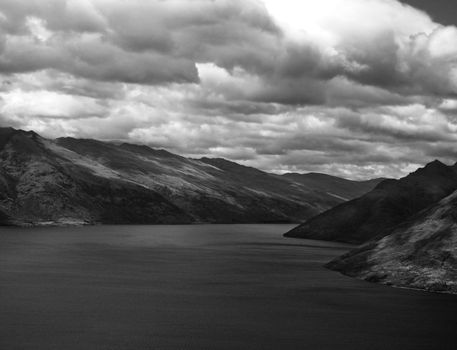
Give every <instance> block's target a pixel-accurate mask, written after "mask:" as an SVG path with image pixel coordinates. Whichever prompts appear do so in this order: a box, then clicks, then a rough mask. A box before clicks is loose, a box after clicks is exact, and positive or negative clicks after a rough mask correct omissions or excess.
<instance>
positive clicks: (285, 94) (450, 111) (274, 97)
mask: <svg viewBox="0 0 457 350" xmlns="http://www.w3.org/2000/svg"><path fill="white" fill-rule="evenodd" d="M407 2H408V4H407V3H406V2H400V1H397V0H319V1H314V0H307V1H306V0H300V1H296V0H264V1H261V0H148V1H144V0H143V1H142V0H128V1H127V0H67V1H65V0H0V126H12V127H15V128H21V129H26V130H34V131H36V132H38V133H40V134H41V135H43V136H45V137H49V138H55V137H61V136H72V137H78V138H96V139H100V140H117V141H127V142H132V143H141V144H147V145H150V146H152V147H158V148H165V149H168V150H170V151H172V152H175V153H178V154H182V155H185V156H189V157H193V158H198V157H202V156H209V157H223V158H227V159H230V160H233V161H236V162H239V163H242V164H245V165H249V166H254V167H257V168H260V169H263V170H265V171H270V172H276V173H284V172H311V171H315V172H323V173H329V174H333V175H337V176H343V177H346V178H351V179H368V178H373V177H380V176H384V177H399V176H403V175H405V174H407V173H408V172H410V171H412V170H414V169H416V168H417V167H419V166H423V165H424V164H425V163H426V162H428V161H431V160H433V159H440V160H442V161H444V162H446V163H449V164H453V163H455V162H456V161H457V27H455V25H456V24H457V20H455V21H454V19H453V16H452V15H451V14H453V13H455V12H456V10H457V4H455V5H454V4H453V2H452V1H450V0H449V1H448V0H442V1H440V0H434V1H429V0H427V1H426V0H408V1H407ZM413 6H415V7H413Z"/></svg>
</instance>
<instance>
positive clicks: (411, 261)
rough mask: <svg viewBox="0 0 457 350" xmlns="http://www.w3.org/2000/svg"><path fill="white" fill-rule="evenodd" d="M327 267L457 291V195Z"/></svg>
mask: <svg viewBox="0 0 457 350" xmlns="http://www.w3.org/2000/svg"><path fill="white" fill-rule="evenodd" d="M327 267H328V268H330V269H333V270H337V271H340V272H342V273H344V274H347V275H349V276H352V277H357V278H361V279H365V280H368V281H372V282H379V283H384V284H390V285H395V286H400V287H410V288H420V289H426V290H431V291H443V292H453V293H457V192H454V193H453V194H452V195H450V196H449V197H447V198H445V199H443V200H441V201H440V202H439V203H438V204H436V205H434V206H432V207H431V208H429V209H426V210H425V211H422V212H420V213H418V214H417V215H415V216H414V217H413V218H411V219H410V220H409V221H408V222H405V223H403V224H401V225H400V226H398V227H397V228H396V229H395V230H394V231H393V232H392V233H391V234H390V235H388V236H386V237H384V238H382V239H380V240H378V241H375V242H370V243H367V244H365V245H363V246H362V247H360V248H359V249H357V250H354V251H352V252H350V253H348V254H346V255H344V256H343V257H341V258H339V259H336V260H335V261H333V262H331V263H329V264H328V265H327Z"/></svg>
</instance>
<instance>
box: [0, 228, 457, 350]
mask: <svg viewBox="0 0 457 350" xmlns="http://www.w3.org/2000/svg"><path fill="white" fill-rule="evenodd" d="M290 228H291V226H289V225H212V226H204V225H202V226H199V225H195V226H98V227H79V228H78V227H67V228H30V229H22V228H21V229H18V228H1V227H0V349H2V350H3V349H5V350H11V349H33V350H40V349H46V350H49V349H59V350H66V349H84V350H88V349H96V350H99V349H110V350H112V349H128V350H129V349H132V350H142V349H198V350H200V349H310V350H314V349H315V350H321V349H348V350H349V349H350V350H354V349H363V350H375V349H388V350H394V349H415V350H417V349H427V350H431V349H439V350H445V349H452V350H455V349H457V296H453V295H444V294H430V293H425V292H420V291H412V290H405V289H394V288H389V287H385V286H379V285H375V284H370V283H366V282H363V281H358V280H354V279H351V278H348V277H345V276H342V275H340V274H338V273H335V272H332V271H328V270H326V269H324V268H323V267H322V265H323V264H324V263H325V262H327V261H329V260H331V259H332V258H333V257H336V256H338V255H340V254H342V253H344V252H345V251H346V250H347V249H348V247H349V246H347V245H343V244H335V243H325V242H318V241H306V240H294V239H286V238H283V237H282V233H284V232H286V231H287V230H288V229H290Z"/></svg>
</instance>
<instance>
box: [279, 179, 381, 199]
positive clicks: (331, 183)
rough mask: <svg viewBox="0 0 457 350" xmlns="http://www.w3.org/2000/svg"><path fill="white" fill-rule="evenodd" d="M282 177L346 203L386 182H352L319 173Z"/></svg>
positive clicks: (374, 180) (377, 180) (379, 180)
mask: <svg viewBox="0 0 457 350" xmlns="http://www.w3.org/2000/svg"><path fill="white" fill-rule="evenodd" d="M282 176H283V177H285V178H287V179H290V180H292V181H295V182H296V183H299V184H301V185H303V186H305V187H307V188H309V189H314V190H316V191H322V192H327V193H328V194H330V195H333V196H335V197H339V198H341V199H343V200H345V201H348V200H351V199H354V198H357V197H360V196H362V195H364V194H365V193H367V192H370V191H371V190H372V189H373V188H375V187H376V186H377V185H378V184H379V183H380V182H382V181H384V180H386V179H384V178H379V179H373V180H368V181H352V180H346V179H342V178H340V177H336V176H331V175H327V174H319V173H309V174H297V173H288V174H284V175H282Z"/></svg>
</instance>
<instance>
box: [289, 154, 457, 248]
mask: <svg viewBox="0 0 457 350" xmlns="http://www.w3.org/2000/svg"><path fill="white" fill-rule="evenodd" d="M456 189H457V172H456V170H455V167H451V166H447V165H445V164H443V163H441V162H439V161H434V162H432V163H430V164H427V165H426V166H425V167H424V168H421V169H418V170H417V171H416V172H414V173H412V174H410V175H408V176H406V177H404V178H402V179H400V180H385V181H382V182H381V183H380V184H379V185H377V186H376V187H375V188H374V189H373V190H372V191H370V192H368V193H367V194H365V195H363V196H361V197H360V198H356V199H354V200H351V201H348V202H345V203H343V204H340V205H338V206H336V207H334V208H332V209H330V210H328V211H326V212H324V213H321V214H319V215H317V216H315V217H313V218H311V219H309V220H308V221H306V222H305V223H304V224H302V225H300V226H298V227H296V228H294V229H293V230H291V231H289V232H288V233H286V236H287V237H297V238H308V239H318V240H329V241H339V242H347V243H363V242H366V241H368V240H370V239H373V238H376V237H381V236H385V235H387V234H389V233H390V232H391V231H392V229H393V228H395V226H396V225H398V224H399V223H401V222H403V221H405V220H407V219H408V218H410V217H411V216H413V215H414V214H416V213H418V212H419V211H421V210H422V209H424V208H426V207H428V206H430V205H432V204H434V203H436V202H438V201H439V200H441V199H442V198H444V197H446V196H448V195H450V194H451V193H452V192H454V191H455V190H456Z"/></svg>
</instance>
